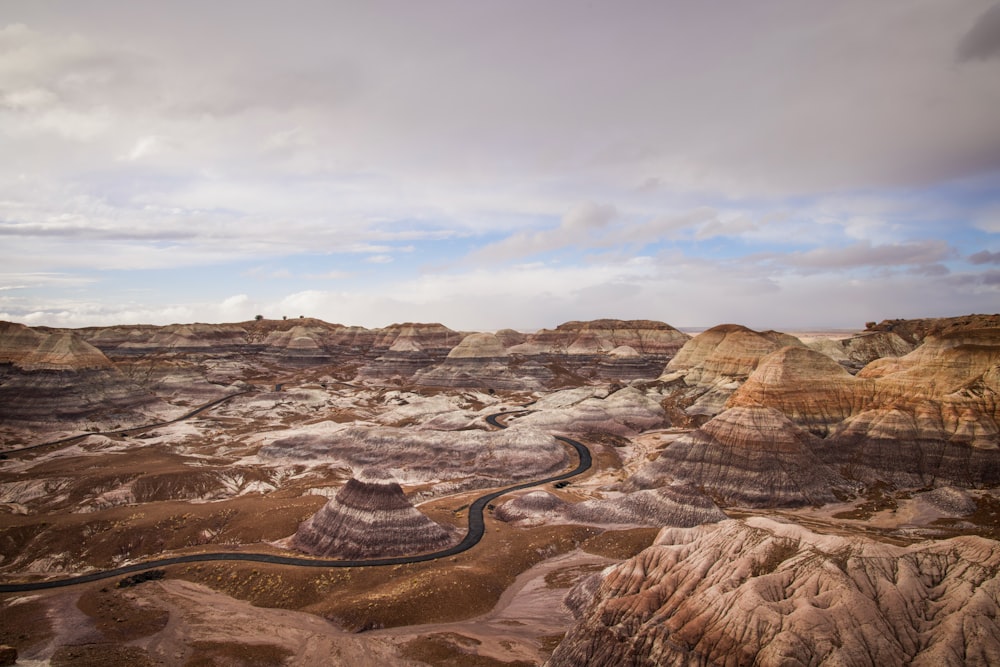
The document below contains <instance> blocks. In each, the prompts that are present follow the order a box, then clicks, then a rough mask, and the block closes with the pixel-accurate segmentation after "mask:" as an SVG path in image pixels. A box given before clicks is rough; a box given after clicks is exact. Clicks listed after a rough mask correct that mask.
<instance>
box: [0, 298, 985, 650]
mask: <svg viewBox="0 0 1000 667" xmlns="http://www.w3.org/2000/svg"><path fill="white" fill-rule="evenodd" d="M998 424H1000V315H969V316H965V317H955V318H947V319H926V320H886V321H883V322H880V323H870V324H869V325H867V326H866V327H865V329H864V330H861V331H857V332H853V333H848V332H844V333H840V334H836V335H834V334H804V333H799V334H795V332H789V333H783V332H776V331H754V330H751V329H749V328H747V327H744V326H739V325H735V324H724V325H720V326H716V327H713V328H711V329H708V330H705V331H702V332H699V333H697V334H696V335H689V334H687V333H684V332H682V331H679V330H677V329H675V328H673V327H671V326H669V325H667V324H664V323H662V322H656V321H647V320H634V321H619V320H597V321H590V322H568V323H565V324H562V325H560V326H558V327H556V328H554V329H550V330H541V331H538V332H535V333H523V332H517V331H513V330H501V331H497V332H458V331H453V330H451V329H449V328H447V327H445V326H443V325H440V324H421V323H406V324H396V325H392V326H389V327H386V328H383V329H365V328H362V327H350V326H342V325H337V324H330V323H327V322H323V321H320V320H316V319H308V318H299V319H289V320H285V319H282V320H270V319H259V320H255V321H251V322H243V323H238V324H187V325H171V326H145V325H141V326H114V327H103V328H87V329H73V330H67V329H51V328H44V327H35V328H30V327H27V326H24V325H21V324H16V323H10V322H0V503H2V505H0V508H2V511H0V645H3V646H6V647H10V648H9V650H7V649H4V648H0V658H2V657H3V656H11V658H10V659H13V657H12V656H13V652H14V651H16V653H17V656H18V657H17V660H18V662H17V664H24V665H188V666H195V665H198V666H204V665H220V666H221V665H352V666H355V665H473V666H487V667H492V666H503V665H507V666H521V665H541V664H546V665H553V666H556V665H607V666H611V665H754V664H757V665H824V664H825V665H879V666H884V665H903V664H933V665H935V667H939V666H941V665H969V664H971V665H990V664H1000V620H998V619H1000V577H998V573H1000V542H998V540H1000V429H998ZM8 664H9V661H8Z"/></svg>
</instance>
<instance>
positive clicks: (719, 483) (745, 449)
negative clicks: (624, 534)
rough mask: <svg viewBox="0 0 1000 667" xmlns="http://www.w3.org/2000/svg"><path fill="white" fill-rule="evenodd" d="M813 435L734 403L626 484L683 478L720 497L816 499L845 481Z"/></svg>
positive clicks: (785, 502)
mask: <svg viewBox="0 0 1000 667" xmlns="http://www.w3.org/2000/svg"><path fill="white" fill-rule="evenodd" d="M819 444H820V440H819V438H817V437H815V436H813V435H811V434H809V433H807V432H805V431H803V430H802V429H800V428H798V427H797V426H796V425H795V424H793V423H792V422H791V421H790V420H789V419H788V418H787V417H785V416H784V415H783V414H781V413H780V412H778V411H777V410H774V409H770V408H759V407H757V408H733V409H731V410H726V411H725V412H723V413H722V414H720V415H719V416H717V417H715V418H714V419H712V420H711V421H709V422H708V423H707V424H705V425H704V426H702V427H701V428H700V429H698V430H695V431H693V432H691V433H689V434H686V435H684V436H682V437H680V438H678V439H677V440H676V441H674V442H673V443H671V444H670V445H668V446H667V447H665V448H664V449H663V450H662V451H661V452H660V455H659V458H657V460H656V461H654V462H653V463H650V464H648V465H646V466H645V467H643V468H641V469H640V470H639V471H638V472H637V473H636V474H635V475H633V477H632V478H630V479H629V480H628V481H627V482H626V483H625V485H624V488H625V489H626V490H631V489H636V488H640V489H641V488H647V489H648V488H657V487H661V486H664V485H666V484H669V483H672V482H682V483H685V484H690V485H691V486H694V487H697V488H700V489H702V490H703V491H704V492H705V493H706V494H708V495H709V496H711V497H712V498H713V499H715V500H716V502H718V503H720V504H723V505H738V506H750V507H777V506H795V505H822V504H824V503H829V502H834V501H836V500H837V495H836V493H835V490H837V489H838V488H839V489H843V490H844V491H845V492H846V491H848V490H851V488H852V487H851V485H850V484H849V483H848V482H847V481H846V480H844V479H843V478H842V477H840V476H839V475H838V474H837V473H836V472H835V471H834V470H833V469H832V468H830V467H829V466H827V465H826V464H825V463H824V462H823V461H822V459H821V458H820V457H819V456H818V455H817V451H816V450H817V448H818V446H819Z"/></svg>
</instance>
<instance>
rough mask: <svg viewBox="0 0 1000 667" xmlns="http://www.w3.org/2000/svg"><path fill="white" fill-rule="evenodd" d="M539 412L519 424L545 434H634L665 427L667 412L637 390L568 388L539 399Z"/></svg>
mask: <svg viewBox="0 0 1000 667" xmlns="http://www.w3.org/2000/svg"><path fill="white" fill-rule="evenodd" d="M532 407H533V408H534V409H536V410H537V411H536V412H532V413H531V414H528V415H526V416H524V417H520V418H519V419H518V422H517V423H520V424H526V425H531V426H533V427H535V428H538V429H541V430H543V431H556V432H563V433H610V434H614V435H623V436H628V435H635V434H636V433H641V432H643V431H646V430H649V429H652V428H659V427H662V426H664V425H666V423H667V422H666V413H665V412H664V410H663V407H662V406H661V405H660V404H659V403H658V402H657V401H656V400H654V399H653V398H650V397H649V396H646V395H645V394H644V393H643V392H642V391H640V390H639V389H636V388H635V387H623V388H621V389H618V390H617V391H609V390H608V389H607V388H605V387H580V388H578V389H566V390H563V391H559V392H555V393H552V394H549V395H548V396H546V397H544V398H541V399H539V400H538V401H537V402H536V403H535V404H534V406H532Z"/></svg>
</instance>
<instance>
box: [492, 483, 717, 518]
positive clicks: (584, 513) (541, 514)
mask: <svg viewBox="0 0 1000 667" xmlns="http://www.w3.org/2000/svg"><path fill="white" fill-rule="evenodd" d="M495 516H496V517H497V518H498V519H500V520H501V521H508V522H517V523H519V524H523V525H536V524H539V523H576V524H587V525H596V526H683V527H689V526H697V525H700V524H703V523H712V522H715V521H722V520H723V519H725V518H726V515H725V514H724V513H723V512H722V510H720V509H719V508H718V507H717V506H716V505H715V503H713V502H712V501H711V499H709V498H708V497H707V496H706V495H704V494H703V493H701V492H699V491H698V490H697V489H694V488H692V487H689V486H684V485H669V486H664V487H661V488H658V489H651V490H645V491H635V492H633V493H626V494H621V495H619V496H616V497H614V498H606V499H597V500H585V501H583V502H579V503H569V502H566V501H564V500H562V499H561V498H559V497H557V496H554V495H552V494H551V493H548V492H547V491H532V492H530V493H526V494H524V495H521V496H518V497H517V498H515V499H513V500H509V501H507V502H506V503H504V504H503V505H501V506H500V507H498V508H497V510H496V513H495Z"/></svg>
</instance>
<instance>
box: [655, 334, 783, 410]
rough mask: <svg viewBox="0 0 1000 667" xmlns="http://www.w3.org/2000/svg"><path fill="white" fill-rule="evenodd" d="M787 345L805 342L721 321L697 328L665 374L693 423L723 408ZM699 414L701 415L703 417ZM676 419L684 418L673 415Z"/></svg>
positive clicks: (664, 379) (674, 399) (663, 377)
mask: <svg viewBox="0 0 1000 667" xmlns="http://www.w3.org/2000/svg"><path fill="white" fill-rule="evenodd" d="M787 345H802V343H801V342H800V341H799V340H798V339H797V338H795V337H794V336H789V335H787V334H783V333H779V332H776V331H754V330H752V329H748V328H747V327H744V326H740V325H737V324H720V325H719V326H716V327H712V328H711V329H708V330H707V331H703V332H702V333H700V334H698V335H697V336H695V337H694V338H692V339H691V340H689V341H688V342H687V343H685V344H684V347H682V348H681V349H680V351H678V352H677V356H675V357H674V358H673V359H671V360H670V363H668V364H667V366H666V369H665V370H664V371H663V374H662V375H661V376H660V381H662V382H665V383H669V384H670V385H671V387H672V391H671V394H672V399H671V400H672V402H673V403H674V404H676V412H677V413H678V414H677V417H681V418H683V417H685V416H686V417H687V418H693V423H694V424H698V423H702V422H704V418H706V417H711V416H714V415H716V414H718V413H719V412H720V411H721V410H722V408H723V406H724V405H725V403H726V401H727V400H728V399H729V397H730V396H731V395H732V393H733V392H734V391H735V390H736V389H737V388H738V387H739V386H740V385H741V384H742V383H743V382H744V381H745V380H746V379H747V377H749V375H750V374H751V373H752V372H753V371H754V369H756V368H757V364H758V363H760V360H761V359H762V358H763V357H765V356H767V355H768V354H771V353H772V352H775V351H777V350H779V349H780V348H782V347H784V346H787ZM699 417H700V419H699ZM672 419H674V420H675V421H678V422H680V421H681V420H682V419H677V418H675V417H674V416H673V415H672Z"/></svg>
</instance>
